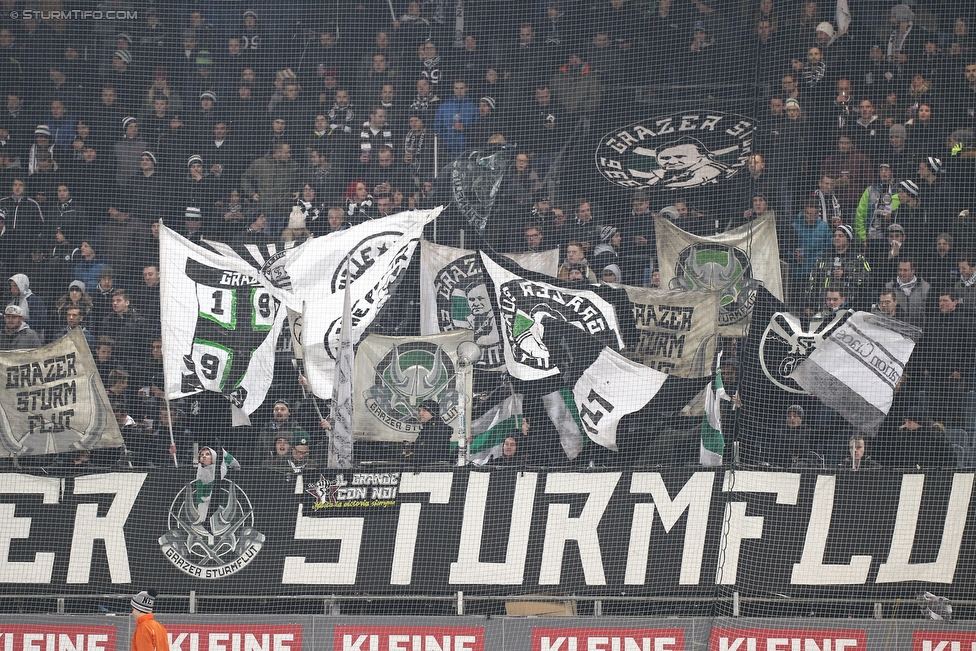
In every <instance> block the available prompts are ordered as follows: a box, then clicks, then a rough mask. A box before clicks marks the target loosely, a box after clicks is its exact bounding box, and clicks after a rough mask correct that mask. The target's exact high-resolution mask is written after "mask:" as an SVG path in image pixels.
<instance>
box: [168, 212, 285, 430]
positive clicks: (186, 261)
mask: <svg viewBox="0 0 976 651" xmlns="http://www.w3.org/2000/svg"><path fill="white" fill-rule="evenodd" d="M159 258H160V298H161V300H162V304H163V305H164V306H165V309H164V310H163V311H162V319H161V327H162V337H163V370H164V371H165V376H166V397H167V398H169V399H171V400H173V399H177V398H182V397H184V396H188V395H191V394H194V393H199V392H200V391H214V392H217V393H220V394H223V395H224V396H225V397H226V398H227V399H228V400H229V401H230V403H231V404H232V405H233V406H234V408H235V409H236V411H234V422H235V424H244V423H246V422H247V418H246V416H247V415H248V414H250V413H252V412H253V411H254V410H255V409H257V408H258V407H260V406H261V403H263V402H264V398H265V396H266V395H267V393H268V389H269V388H270V386H271V382H272V380H273V378H274V363H275V344H276V343H277V341H278V336H279V335H280V334H281V329H282V327H283V325H284V320H285V309H284V307H283V306H282V305H281V302H280V301H279V300H278V299H277V298H275V297H274V296H273V295H272V293H271V291H270V290H269V289H268V288H267V287H265V286H264V285H263V284H262V283H261V281H260V280H259V278H258V277H257V274H256V273H255V269H254V268H253V267H251V266H250V265H248V264H247V263H246V262H244V261H243V260H241V259H239V258H230V257H227V256H224V255H222V254H220V253H217V252H215V251H213V250H210V249H207V248H204V247H201V246H198V245H196V244H194V243H193V242H190V241H189V240H187V239H186V238H184V237H182V236H181V235H179V234H178V233H176V232H174V231H173V230H171V229H169V228H167V227H166V226H161V227H160V230H159Z"/></svg>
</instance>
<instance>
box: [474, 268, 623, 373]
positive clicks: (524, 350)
mask: <svg viewBox="0 0 976 651" xmlns="http://www.w3.org/2000/svg"><path fill="white" fill-rule="evenodd" d="M481 262H482V265H483V267H484V270H485V274H486V281H487V283H488V290H489V293H490V295H491V299H492V301H493V303H494V305H495V307H496V309H495V311H494V312H493V316H492V318H494V319H497V322H498V323H497V326H496V327H497V329H498V332H499V333H500V334H501V339H502V344H503V349H504V353H505V364H506V366H507V367H508V372H509V374H510V375H512V376H513V377H516V378H518V379H520V380H541V379H543V378H546V377H552V376H555V375H557V374H559V373H560V371H561V370H564V369H560V368H559V364H558V362H557V358H556V356H555V355H554V354H553V352H554V351H553V350H552V349H551V347H550V344H549V343H548V341H549V339H550V338H547V337H546V330H547V329H548V328H550V327H551V326H554V325H556V324H569V325H572V326H575V327H576V328H578V329H580V330H582V331H583V332H585V333H587V334H589V335H590V336H591V337H592V338H593V339H594V342H595V344H596V345H597V346H598V347H603V346H610V347H611V348H614V349H616V350H623V349H624V348H625V347H626V346H625V341H626V340H627V339H630V340H631V341H633V338H634V335H633V334H632V333H633V315H632V314H629V313H630V309H629V308H630V302H629V301H628V300H627V294H626V292H624V290H622V289H614V288H611V287H608V286H606V285H588V286H586V287H585V288H576V287H569V286H568V285H567V284H565V283H562V282H560V281H558V280H556V279H554V278H550V277H547V276H543V275H542V274H537V273H534V272H531V271H529V270H527V269H523V268H521V267H519V266H518V265H516V264H514V263H513V262H511V261H510V260H507V259H505V258H502V257H494V256H492V255H490V254H488V253H486V252H485V251H481ZM615 305H621V306H625V309H623V310H622V312H623V314H618V312H617V310H616V307H615ZM621 319H623V320H624V325H623V326H622V324H621ZM627 325H629V328H626V326H627ZM625 328H626V329H627V330H629V331H630V332H631V335H630V337H627V339H625V335H624V332H622V330H624V329H625Z"/></svg>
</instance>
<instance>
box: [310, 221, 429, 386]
mask: <svg viewBox="0 0 976 651" xmlns="http://www.w3.org/2000/svg"><path fill="white" fill-rule="evenodd" d="M426 223H427V222H426V221H423V220H419V221H415V222H414V224H413V225H412V226H411V227H410V228H409V229H408V230H407V231H405V232H404V234H403V236H402V237H401V238H400V239H399V240H398V241H397V242H395V243H394V244H393V246H391V247H390V248H389V249H388V250H387V251H386V252H385V253H384V254H383V255H381V256H380V257H379V258H377V259H376V260H375V261H374V263H373V264H371V265H370V267H369V268H368V269H367V270H366V271H365V272H363V274H362V275H361V276H360V277H359V278H357V279H356V280H355V281H353V282H352V284H351V287H350V299H351V301H352V306H351V314H352V329H351V340H352V345H353V346H355V345H357V344H358V343H359V341H360V339H362V337H363V333H364V332H365V331H366V329H367V328H368V327H369V326H370V325H371V324H372V323H373V320H374V319H375V318H376V315H377V314H378V313H379V311H380V310H381V309H383V306H384V305H386V303H387V301H389V300H390V297H391V296H392V295H393V293H394V292H395V291H396V288H397V285H398V284H399V281H400V279H401V277H402V274H403V272H404V271H405V270H406V268H407V267H408V266H409V265H410V261H411V259H413V254H414V251H415V250H416V248H417V244H418V243H419V242H420V236H421V234H422V233H423V230H424V225H425V224H426ZM343 302H344V300H343V299H341V298H340V297H339V295H338V294H328V293H323V294H320V295H317V296H314V297H309V299H308V300H306V302H305V307H304V309H303V310H302V351H303V352H304V355H305V377H306V378H308V385H309V388H310V389H311V390H312V392H313V393H314V394H315V395H317V396H318V397H320V398H322V399H323V400H325V399H328V398H331V397H332V387H333V380H334V376H335V364H336V360H337V359H338V355H339V341H340V334H341V330H342V312H343V310H342V305H343Z"/></svg>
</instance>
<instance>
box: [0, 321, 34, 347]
mask: <svg viewBox="0 0 976 651" xmlns="http://www.w3.org/2000/svg"><path fill="white" fill-rule="evenodd" d="M40 345H41V338H40V336H38V334H37V333H36V332H34V331H33V330H31V327H30V326H29V325H27V324H26V323H22V324H21V326H20V329H18V330H17V331H16V332H10V331H8V330H7V329H6V328H0V350H28V349H30V348H38V347H39V346H40Z"/></svg>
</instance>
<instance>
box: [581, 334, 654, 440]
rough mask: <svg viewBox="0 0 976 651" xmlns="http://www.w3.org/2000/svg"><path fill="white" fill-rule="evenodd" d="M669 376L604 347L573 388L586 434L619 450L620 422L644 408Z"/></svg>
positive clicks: (591, 438)
mask: <svg viewBox="0 0 976 651" xmlns="http://www.w3.org/2000/svg"><path fill="white" fill-rule="evenodd" d="M667 379H668V376H667V375H666V374H665V373H661V372H660V371H655V370H654V369H652V368H648V367H646V366H644V365H643V364H638V363H636V362H632V361H630V360H629V359H627V358H626V357H624V356H623V355H621V354H620V353H618V352H616V351H614V350H611V349H610V348H604V349H603V350H602V351H600V356H599V357H597V358H596V360H594V362H593V363H592V364H590V366H589V368H587V369H586V371H584V372H583V375H582V376H581V377H580V379H579V380H578V381H577V382H576V385H575V386H574V387H573V397H574V398H575V399H576V406H577V408H578V409H579V417H580V422H582V423H583V429H584V430H585V431H586V434H587V436H589V437H590V440H592V441H593V442H594V443H598V444H600V445H602V446H603V447H605V448H609V449H611V450H613V451H614V452H616V451H617V424H618V423H619V422H620V419H621V418H623V417H624V416H626V415H627V414H632V413H634V412H635V411H637V410H639V409H642V408H643V407H644V405H646V404H647V403H648V402H650V400H651V398H653V397H654V396H655V395H657V392H658V391H660V390H661V387H662V386H663V385H664V381H665V380H667Z"/></svg>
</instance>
